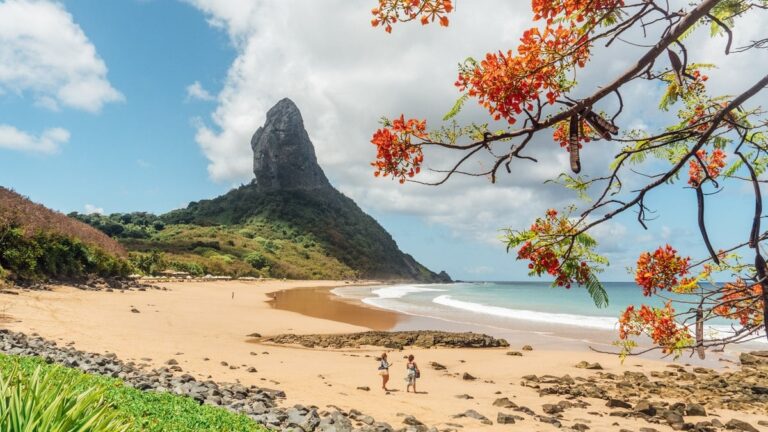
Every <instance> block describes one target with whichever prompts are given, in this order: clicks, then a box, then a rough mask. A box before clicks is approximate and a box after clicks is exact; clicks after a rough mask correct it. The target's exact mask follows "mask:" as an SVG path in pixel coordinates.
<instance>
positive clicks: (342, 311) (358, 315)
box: [268, 287, 408, 330]
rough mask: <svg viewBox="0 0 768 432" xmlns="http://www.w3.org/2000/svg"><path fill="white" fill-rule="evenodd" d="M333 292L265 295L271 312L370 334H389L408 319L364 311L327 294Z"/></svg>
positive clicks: (314, 290) (298, 290) (295, 291)
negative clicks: (293, 314)
mask: <svg viewBox="0 0 768 432" xmlns="http://www.w3.org/2000/svg"><path fill="white" fill-rule="evenodd" d="M332 289H333V288H328V287H312V288H295V289H288V290H280V291H276V292H273V293H269V294H268V295H269V297H270V300H269V302H268V303H269V305H270V306H272V307H273V308H275V309H278V310H283V311H288V312H296V313H300V314H302V315H304V316H310V317H313V318H320V319H326V320H332V321H338V322H343V323H347V324H352V325H356V326H362V327H367V328H370V329H372V330H391V329H393V328H395V326H397V324H398V323H400V322H402V321H405V320H407V319H408V318H407V317H406V316H405V315H403V314H399V313H396V312H391V311H386V310H383V309H376V308H372V307H367V306H365V305H363V304H362V303H360V302H357V301H354V300H347V299H343V298H341V297H339V296H336V295H334V294H332V293H331V290H332Z"/></svg>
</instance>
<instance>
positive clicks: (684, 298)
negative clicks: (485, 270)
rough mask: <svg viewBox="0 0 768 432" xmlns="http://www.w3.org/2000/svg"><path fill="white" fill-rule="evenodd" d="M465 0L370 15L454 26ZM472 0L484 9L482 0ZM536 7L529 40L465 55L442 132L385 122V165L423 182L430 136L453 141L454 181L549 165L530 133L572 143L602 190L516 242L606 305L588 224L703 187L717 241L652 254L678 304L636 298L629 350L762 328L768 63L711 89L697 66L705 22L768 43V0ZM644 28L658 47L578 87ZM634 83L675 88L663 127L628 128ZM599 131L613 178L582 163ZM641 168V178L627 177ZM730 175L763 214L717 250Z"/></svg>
mask: <svg viewBox="0 0 768 432" xmlns="http://www.w3.org/2000/svg"><path fill="white" fill-rule="evenodd" d="M454 6H455V5H454V4H453V2H452V1H451V0H379V2H378V6H377V7H376V8H374V9H373V11H372V13H373V15H374V18H373V20H372V24H373V26H374V27H380V28H384V29H385V30H386V31H387V32H391V31H392V30H393V25H395V24H396V23H399V22H405V21H414V20H416V21H420V22H421V23H422V24H429V23H432V22H438V23H439V24H440V25H442V26H448V25H449V20H448V15H449V14H450V13H452V12H454V11H453V9H454ZM466 6H467V7H471V5H470V3H469V2H467V4H466ZM532 9H533V16H534V23H533V27H531V28H530V29H528V30H526V31H525V32H523V34H522V35H521V38H520V43H519V46H518V47H517V48H516V49H509V50H507V51H499V52H496V53H489V54H486V55H485V57H484V58H483V59H482V60H474V59H472V58H469V59H467V60H466V61H465V62H464V63H463V64H462V65H460V67H459V71H458V78H457V80H456V83H455V86H456V87H457V88H458V90H459V91H460V92H461V97H460V98H459V99H458V101H457V102H456V104H455V106H454V107H453V108H452V109H451V110H450V111H449V112H448V114H446V116H445V118H444V121H446V122H448V121H450V123H448V124H447V125H445V126H442V127H440V128H433V129H428V128H427V125H426V121H424V120H418V119H406V118H405V117H404V116H402V115H401V116H399V117H398V118H395V119H393V120H387V119H384V120H383V125H382V128H381V129H379V130H377V131H376V132H375V133H374V135H373V138H372V141H371V142H372V143H373V144H374V145H375V146H376V147H377V151H378V155H377V159H376V161H375V162H374V163H373V164H372V165H373V167H374V169H375V172H374V174H375V175H376V176H383V177H387V176H391V177H392V178H394V179H397V180H398V181H399V182H400V183H404V182H406V181H418V180H417V179H414V178H413V177H415V176H417V174H419V172H420V171H421V168H422V164H423V163H424V149H425V148H428V147H439V148H443V149H449V150H454V151H455V152H457V153H458V155H459V156H458V157H457V158H456V160H455V162H454V163H453V164H452V166H450V167H449V168H448V169H444V170H433V171H435V172H437V173H439V174H440V175H441V177H440V178H439V179H438V181H435V182H430V183H428V184H434V185H440V184H443V183H445V182H446V181H448V180H449V179H450V178H451V177H453V176H455V175H460V174H461V175H471V176H484V177H488V178H489V179H490V181H491V182H495V181H496V179H497V177H498V176H499V175H503V172H504V171H506V172H507V173H510V172H511V166H512V164H530V163H535V162H536V159H534V158H533V157H531V156H530V154H529V153H528V152H527V150H530V148H531V147H532V146H540V145H555V146H556V145H559V146H560V147H563V148H564V149H565V151H567V152H568V153H569V155H570V170H571V173H563V174H561V175H560V176H559V177H558V178H557V179H554V180H555V181H557V182H559V183H560V184H562V185H564V186H565V187H567V188H569V189H572V190H573V191H574V193H575V194H577V195H578V196H580V197H582V198H586V199H588V200H590V201H589V203H588V204H586V205H584V206H582V207H583V208H579V209H577V208H576V207H575V206H574V207H570V208H568V209H564V210H560V211H557V210H554V209H552V210H549V211H547V212H546V214H544V215H542V216H541V217H540V218H538V219H536V220H535V221H534V222H533V224H532V225H531V226H530V228H528V229H526V230H521V231H517V230H512V229H509V230H507V231H506V242H507V245H508V247H507V249H508V250H509V249H513V248H514V249H516V251H517V258H518V259H520V260H527V261H529V264H528V268H529V269H530V274H531V275H536V276H541V275H545V274H547V275H550V276H551V277H553V278H554V282H553V284H554V285H555V286H563V287H565V288H569V287H570V286H571V285H572V284H576V285H579V286H584V287H586V289H587V290H588V291H589V293H590V294H591V296H592V298H593V299H594V301H595V303H596V304H597V305H598V306H603V305H605V304H607V301H608V298H607V294H606V292H605V290H604V288H603V286H602V285H601V284H600V282H599V281H598V279H597V277H596V275H597V274H598V273H600V272H601V271H602V270H603V269H604V267H605V265H606V264H607V261H606V259H605V258H604V257H602V256H601V255H599V254H598V253H597V251H596V248H597V243H596V241H595V240H594V239H593V238H592V237H591V236H590V235H589V232H590V231H591V230H593V229H594V228H595V227H597V226H598V225H600V224H604V223H606V222H608V221H610V220H611V219H612V218H614V217H616V216H617V215H619V214H622V213H624V212H627V211H635V212H636V213H637V222H638V223H639V224H640V225H642V227H643V228H647V227H646V223H647V222H648V221H649V220H650V219H651V213H652V210H651V209H649V208H648V207H647V205H646V200H647V198H648V197H649V195H651V194H653V193H654V192H656V190H657V189H660V188H662V187H665V188H687V189H690V191H691V192H690V193H692V194H695V197H696V203H697V209H696V210H697V214H698V218H697V221H696V222H695V224H696V225H697V230H698V231H699V233H700V236H701V239H702V240H703V243H704V244H705V245H706V248H707V251H708V254H707V256H703V257H699V258H698V259H693V258H690V257H687V256H684V254H681V253H679V252H678V251H677V250H675V249H674V248H673V247H672V246H670V245H664V246H661V247H659V248H658V249H657V250H655V251H649V252H645V253H642V254H641V256H640V257H639V258H638V260H637V267H636V269H635V281H636V282H637V284H638V285H639V287H640V288H641V289H642V291H643V294H644V295H645V296H649V297H650V296H658V297H661V298H663V299H664V300H665V306H664V307H650V306H646V305H642V306H639V307H636V306H629V307H628V308H627V309H626V311H625V312H624V313H623V314H622V315H621V317H620V320H619V338H620V341H619V342H618V345H619V346H620V347H621V352H622V354H623V355H626V354H629V353H631V352H632V349H633V348H635V347H636V346H637V345H636V342H635V341H634V340H633V338H634V337H637V336H641V335H645V336H648V337H650V338H651V339H652V340H653V342H654V344H655V346H654V347H653V348H651V349H661V350H662V351H663V352H665V353H673V354H675V355H676V356H677V355H680V353H681V352H682V351H683V350H693V351H695V352H697V353H698V355H699V356H700V357H702V358H703V356H704V352H705V350H707V349H709V348H715V347H722V346H724V345H726V344H730V343H737V342H746V341H749V340H753V339H756V338H760V337H763V336H761V334H760V333H761V332H764V331H765V325H766V321H768V280H766V277H767V276H766V263H765V259H764V256H763V255H764V252H763V251H762V250H761V242H763V241H765V240H766V239H767V238H768V231H765V230H763V229H762V228H761V218H762V217H763V209H762V196H761V184H762V183H766V182H768V180H764V179H762V178H761V174H762V173H764V172H765V170H766V168H768V140H767V139H766V128H767V127H768V122H767V120H766V116H765V112H764V111H763V110H762V109H761V108H760V107H759V106H753V105H755V103H754V100H753V98H754V97H755V96H756V95H758V94H759V93H760V92H761V91H763V90H764V89H765V87H766V86H767V85H768V75H764V76H762V77H761V78H759V79H758V80H757V81H755V82H744V83H743V89H742V90H741V93H739V94H737V95H734V96H730V95H715V94H711V92H710V87H711V83H710V82H708V77H707V75H706V70H707V68H710V67H714V66H713V65H705V64H699V63H697V62H696V59H695V58H691V57H692V56H690V55H689V51H688V50H687V44H689V43H690V40H691V38H692V35H693V34H694V33H697V31H696V30H697V28H699V27H706V28H704V29H701V30H702V31H706V32H708V34H709V36H710V37H712V38H717V40H718V41H719V44H720V45H721V47H722V49H723V51H724V53H725V54H726V55H728V56H732V55H742V56H744V55H747V56H748V55H750V53H754V54H751V55H756V54H757V55H764V54H763V53H764V52H765V51H764V50H765V49H766V48H768V35H766V37H765V38H763V39H760V40H755V41H752V42H751V43H749V44H747V45H744V46H735V44H734V42H733V41H734V32H736V31H737V29H738V25H737V24H738V22H739V21H740V20H741V19H742V18H743V17H745V16H748V15H752V14H763V15H762V16H763V18H762V19H764V20H765V19H768V16H766V14H767V13H768V12H767V11H766V9H768V1H767V0H695V1H694V2H693V3H692V4H690V5H688V6H686V7H684V8H683V9H675V10H673V9H672V8H671V7H670V5H669V2H664V1H655V0H635V1H630V0H532ZM633 32H636V33H638V34H641V35H643V36H644V37H646V41H644V44H643V45H635V47H641V48H643V50H644V53H642V55H640V56H639V57H638V58H637V59H636V60H635V61H634V63H632V64H631V66H630V67H629V68H627V69H626V70H625V71H624V72H623V73H621V74H619V75H618V76H615V77H611V79H608V80H607V81H606V82H604V83H602V85H601V86H600V87H598V89H597V90H596V91H594V92H593V93H592V94H589V95H588V96H586V97H581V98H576V97H575V96H574V94H575V91H576V89H577V88H578V80H577V78H578V76H579V71H580V70H581V69H582V68H584V67H585V65H586V64H587V63H588V62H589V60H590V57H591V56H592V55H593V52H595V51H596V50H598V49H610V48H612V46H614V45H617V44H621V43H625V44H631V42H627V41H625V37H626V36H627V35H628V34H632V33H633ZM648 40H650V43H648V42H647V41H648ZM501 48H505V49H506V48H508V47H501ZM630 84H632V85H633V86H638V85H642V86H647V88H648V89H647V90H648V93H651V92H653V90H654V89H657V88H659V87H662V88H663V89H664V93H663V97H662V99H661V101H660V105H659V109H660V110H663V111H672V112H674V113H675V114H676V115H675V116H672V115H669V116H665V121H667V122H668V123H667V124H664V125H660V126H659V127H657V128H652V129H651V128H649V129H643V130H632V129H627V128H626V126H625V125H624V124H623V123H624V122H622V120H623V119H622V112H623V111H624V112H625V111H626V110H625V109H624V108H625V104H631V103H632V102H633V101H630V100H627V98H624V97H622V91H625V90H626V88H627V86H628V85H630ZM582 93H583V91H582ZM470 99H474V100H475V101H476V102H478V103H479V104H480V105H481V106H482V107H483V108H484V109H486V110H487V111H488V115H489V117H490V118H489V121H490V120H491V119H492V120H493V121H494V122H495V123H497V124H498V123H501V124H503V128H502V129H501V130H492V129H491V128H490V127H489V126H488V124H471V125H468V126H460V125H458V124H457V123H456V122H455V120H453V117H454V116H456V114H457V113H458V112H459V111H460V110H461V107H462V105H463V104H464V103H465V102H467V101H469V100H470ZM611 101H613V106H617V108H616V109H615V110H614V111H613V112H600V111H599V110H598V109H596V108H595V106H596V105H598V104H601V105H607V104H609V102H611ZM626 123H629V122H628V121H627V122H626ZM649 123H653V124H656V123H657V122H651V121H649ZM534 138H536V139H534ZM597 140H608V141H612V142H614V143H615V145H616V156H615V158H614V160H613V162H612V163H610V164H609V165H608V166H604V167H590V168H599V169H601V170H602V171H603V174H602V175H599V176H587V175H583V174H582V175H579V172H580V171H581V168H582V163H585V164H586V163H589V159H590V158H589V157H584V159H582V156H589V150H590V147H589V144H588V143H589V142H591V141H597ZM534 142H536V144H533V143H534ZM550 143H551V144H550ZM582 146H585V147H584V149H582ZM478 158H485V160H491V161H492V162H491V163H490V164H489V165H488V166H487V169H482V170H480V171H473V170H472V169H470V168H468V166H469V162H470V161H473V160H477V159H478ZM517 169H518V170H519V169H520V168H519V167H518V168H517ZM686 170H687V172H685V171H686ZM643 171H644V172H643ZM633 174H634V175H633ZM630 176H632V177H633V181H634V179H636V178H640V179H641V180H642V185H641V186H640V187H638V188H634V187H633V188H632V190H628V189H629V187H625V183H626V181H625V180H626V179H627V178H629V177H630ZM731 183H734V184H738V183H746V184H747V185H748V186H749V188H750V190H753V191H754V208H753V213H750V217H751V219H752V224H751V226H745V227H744V234H743V241H739V242H736V243H735V244H729V245H717V246H718V247H715V245H713V244H712V243H711V242H710V240H709V236H708V232H707V229H708V227H707V225H706V224H705V202H708V201H711V200H717V199H718V197H719V196H721V195H714V194H713V193H714V192H717V191H720V190H721V189H722V188H724V187H725V185H726V184H731ZM692 223H693V222H692ZM715 275H728V277H729V278H731V279H730V280H731V282H730V283H726V284H719V283H715V282H714V281H713V278H714V276H715ZM717 318H721V319H722V318H726V319H729V320H732V321H733V322H734V325H733V326H732V330H731V331H730V332H725V333H722V332H721V333H717V334H715V333H713V332H711V331H709V330H708V326H705V325H706V324H707V322H710V321H711V320H713V319H717ZM635 353H636V352H635Z"/></svg>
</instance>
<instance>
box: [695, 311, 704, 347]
mask: <svg viewBox="0 0 768 432" xmlns="http://www.w3.org/2000/svg"><path fill="white" fill-rule="evenodd" d="M696 352H697V353H698V354H699V358H700V359H702V360H704V352H705V349H704V310H703V309H702V307H701V305H699V308H698V309H696Z"/></svg>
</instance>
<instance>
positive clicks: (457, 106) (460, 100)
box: [443, 94, 469, 121]
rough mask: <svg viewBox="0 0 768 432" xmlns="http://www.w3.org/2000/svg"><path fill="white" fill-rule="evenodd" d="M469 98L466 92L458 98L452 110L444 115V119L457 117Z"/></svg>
mask: <svg viewBox="0 0 768 432" xmlns="http://www.w3.org/2000/svg"><path fill="white" fill-rule="evenodd" d="M467 99H469V95H466V94H463V95H461V97H460V98H458V99H457V100H456V103H455V104H453V108H451V110H450V111H448V112H447V113H446V114H445V115H444V116H443V121H448V120H450V119H452V118H454V117H456V114H458V113H459V112H460V111H461V107H463V106H464V102H466V101H467Z"/></svg>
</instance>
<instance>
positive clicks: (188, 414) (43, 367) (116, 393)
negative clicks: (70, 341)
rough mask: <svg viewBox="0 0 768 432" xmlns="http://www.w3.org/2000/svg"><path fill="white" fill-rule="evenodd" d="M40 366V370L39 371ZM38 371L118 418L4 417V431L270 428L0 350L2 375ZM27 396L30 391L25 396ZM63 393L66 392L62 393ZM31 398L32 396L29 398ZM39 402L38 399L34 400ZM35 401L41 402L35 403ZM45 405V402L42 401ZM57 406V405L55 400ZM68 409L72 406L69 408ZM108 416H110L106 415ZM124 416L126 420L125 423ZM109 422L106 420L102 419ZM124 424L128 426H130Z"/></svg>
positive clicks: (1, 399)
mask: <svg viewBox="0 0 768 432" xmlns="http://www.w3.org/2000/svg"><path fill="white" fill-rule="evenodd" d="M38 371H39V372H38ZM35 373H38V374H39V376H40V378H42V379H46V380H49V382H50V383H51V386H53V387H55V388H60V392H59V395H75V397H84V395H91V394H93V395H96V396H99V397H95V396H87V397H89V398H90V399H89V401H90V402H91V403H90V404H89V405H91V406H89V407H87V408H88V411H87V412H92V411H93V410H96V409H103V410H104V411H105V412H106V414H103V415H102V416H105V417H106V416H109V417H111V418H112V419H113V423H112V424H111V425H109V427H107V428H102V429H88V428H82V429H78V427H77V425H74V426H73V427H66V425H65V427H63V428H55V427H46V426H45V425H43V426H38V427H35V426H34V425H32V426H30V427H28V429H14V428H13V427H7V425H6V424H5V423H3V421H4V420H1V419H0V431H3V432H16V431H17V430H24V431H25V432H27V431H29V432H33V431H34V432H38V431H39V432H70V431H82V432H99V431H105V432H106V431H109V432H112V431H116V432H122V431H130V432H222V431H227V432H266V429H265V428H263V427H261V426H259V425H258V424H256V423H255V422H254V421H252V420H250V419H249V418H247V417H246V416H244V415H239V414H235V413H232V412H229V411H227V410H225V409H222V408H218V407H212V406H208V405H200V404H199V403H198V402H197V401H196V400H194V399H192V398H190V397H186V396H178V395H174V394H169V393H156V392H147V391H141V390H137V389H135V388H132V387H128V386H126V385H124V384H123V383H122V382H121V381H119V380H117V379H113V378H107V377H102V376H98V375H88V374H85V373H82V372H80V371H79V370H77V369H71V368H66V367H62V366H58V365H49V364H46V363H45V362H44V361H43V359H41V358H39V357H19V356H8V355H2V354H0V377H2V379H3V380H8V378H6V377H9V376H17V377H20V378H21V379H22V380H29V379H30V377H32V376H34V375H35ZM4 395H5V392H2V391H0V418H3V417H4V416H8V415H9V414H6V413H9V412H10V411H9V410H7V409H5V407H4V406H3V405H2V404H3V403H6V404H7V402H8V401H9V398H7V397H5V396H4ZM21 396H26V395H21ZM59 397H61V396H59ZM26 400H27V401H28V402H29V401H30V399H29V398H28V399H26ZM32 402H34V401H32ZM6 406H7V405H6ZM30 406H37V405H35V404H34V403H31V404H30ZM40 406H42V407H43V408H45V406H44V405H40ZM52 406H55V405H52ZM63 411H65V412H66V410H63ZM101 418H104V417H101ZM121 419H124V420H123V421H124V422H125V423H121V422H120V421H121ZM101 421H104V420H101ZM123 425H127V428H126V427H124V426H123Z"/></svg>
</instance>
